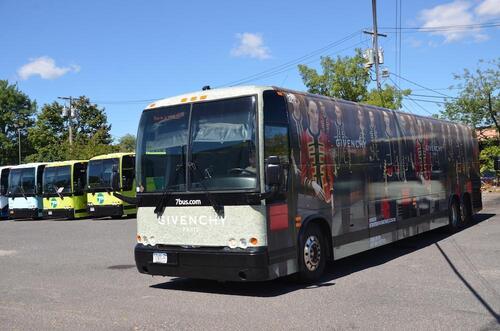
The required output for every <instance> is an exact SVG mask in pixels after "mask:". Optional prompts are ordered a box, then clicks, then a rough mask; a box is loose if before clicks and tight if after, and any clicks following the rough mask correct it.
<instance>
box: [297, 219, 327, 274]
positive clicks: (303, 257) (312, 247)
mask: <svg viewBox="0 0 500 331" xmlns="http://www.w3.org/2000/svg"><path fill="white" fill-rule="evenodd" d="M326 250H327V247H326V241H325V238H324V236H323V234H322V232H321V229H320V227H319V226H318V225H316V224H310V225H308V226H307V228H306V229H305V231H303V232H302V233H301V234H300V237H299V258H298V259H299V275H298V276H299V280H300V281H302V282H314V281H317V280H318V279H319V278H320V277H321V275H322V274H323V272H324V270H325V265H326V255H327V252H326Z"/></svg>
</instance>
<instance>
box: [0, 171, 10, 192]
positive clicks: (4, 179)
mask: <svg viewBox="0 0 500 331" xmlns="http://www.w3.org/2000/svg"><path fill="white" fill-rule="evenodd" d="M8 186H9V169H4V170H3V171H2V173H1V178H0V195H6V194H7V188H8Z"/></svg>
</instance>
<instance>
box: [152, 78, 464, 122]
mask: <svg viewBox="0 0 500 331" xmlns="http://www.w3.org/2000/svg"><path fill="white" fill-rule="evenodd" d="M268 90H275V91H280V92H285V93H294V94H301V95H304V96H309V97H314V98H324V99H330V100H334V101H335V102H340V103H347V104H356V105H359V106H362V107H365V108H372V109H378V110H390V111H395V112H399V113H401V114H405V115H410V116H414V117H419V118H424V119H430V120H433V121H438V122H445V123H453V124H457V125H461V126H464V127H468V126H466V125H464V124H461V123H457V122H452V121H448V120H443V119H438V118H434V117H430V116H423V115H419V114H412V113H407V112H404V111H401V110H393V109H387V108H383V107H377V106H373V105H369V104H365V103H359V102H354V101H347V100H343V99H338V98H333V97H328V96H325V95H320V94H313V93H309V92H302V91H295V90H291V89H287V88H282V87H277V86H258V85H249V86H234V87H226V88H216V89H213V90H212V89H211V90H205V91H195V92H192V93H186V94H181V95H178V96H174V97H170V98H165V99H161V100H158V101H155V102H153V103H151V104H149V105H148V106H147V107H146V109H145V110H150V109H155V108H160V107H166V106H172V105H177V104H182V103H189V102H197V101H210V100H217V99H225V98H232V97H239V96H244V95H252V94H258V93H262V92H263V91H268Z"/></svg>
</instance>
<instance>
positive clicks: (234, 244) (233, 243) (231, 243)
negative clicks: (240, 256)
mask: <svg viewBox="0 0 500 331" xmlns="http://www.w3.org/2000/svg"><path fill="white" fill-rule="evenodd" d="M228 246H229V248H236V247H237V246H238V242H237V241H236V239H234V238H231V239H229V242H228Z"/></svg>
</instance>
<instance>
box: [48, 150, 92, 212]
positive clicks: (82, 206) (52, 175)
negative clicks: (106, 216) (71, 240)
mask: <svg viewBox="0 0 500 331" xmlns="http://www.w3.org/2000/svg"><path fill="white" fill-rule="evenodd" d="M87 164H88V161H82V160H75V161H63V162H53V163H50V164H48V165H47V166H46V167H45V170H44V172H43V198H44V199H43V216H44V218H65V219H75V218H82V217H87V216H88V212H87V194H86V192H85V186H86V181H87Z"/></svg>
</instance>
